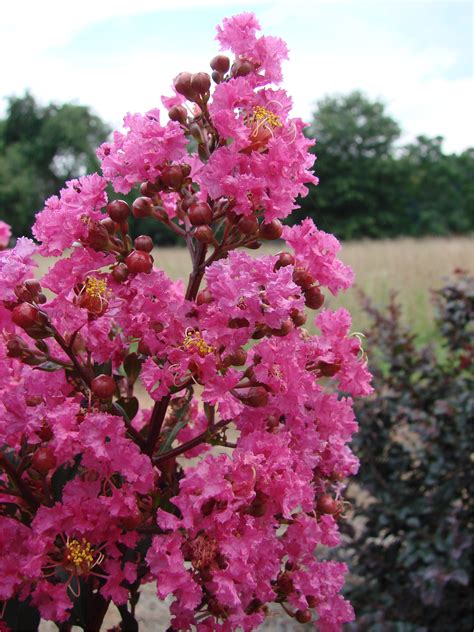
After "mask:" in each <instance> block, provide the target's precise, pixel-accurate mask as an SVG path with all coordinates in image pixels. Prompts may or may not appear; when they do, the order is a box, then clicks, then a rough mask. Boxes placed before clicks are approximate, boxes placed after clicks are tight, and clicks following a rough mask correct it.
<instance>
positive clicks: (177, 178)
mask: <svg viewBox="0 0 474 632" xmlns="http://www.w3.org/2000/svg"><path fill="white" fill-rule="evenodd" d="M183 180H184V175H183V171H182V169H181V167H180V166H179V165H167V166H165V167H163V169H162V171H161V181H162V183H163V184H164V185H165V187H168V188H169V189H179V187H180V186H181V185H182V184H183Z"/></svg>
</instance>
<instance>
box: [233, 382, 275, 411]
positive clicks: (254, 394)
mask: <svg viewBox="0 0 474 632" xmlns="http://www.w3.org/2000/svg"><path fill="white" fill-rule="evenodd" d="M238 399H240V401H241V402H242V403H243V404H246V405H247V406H252V408H261V407H263V406H266V405H267V404H268V391H267V390H266V389H265V388H264V387H263V386H251V387H250V388H249V389H248V390H247V392H246V393H242V392H239V394H238Z"/></svg>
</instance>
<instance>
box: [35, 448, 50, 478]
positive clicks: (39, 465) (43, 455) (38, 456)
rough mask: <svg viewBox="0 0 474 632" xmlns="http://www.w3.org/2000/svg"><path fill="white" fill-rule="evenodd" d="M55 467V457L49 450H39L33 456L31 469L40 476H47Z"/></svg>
mask: <svg viewBox="0 0 474 632" xmlns="http://www.w3.org/2000/svg"><path fill="white" fill-rule="evenodd" d="M55 465H56V457H55V456H54V453H53V451H52V450H51V448H47V447H44V448H39V449H38V450H36V452H35V453H34V455H33V458H32V460H31V467H32V468H33V469H35V470H36V471H37V472H40V474H47V473H48V472H49V471H50V470H52V469H53V468H54V467H55Z"/></svg>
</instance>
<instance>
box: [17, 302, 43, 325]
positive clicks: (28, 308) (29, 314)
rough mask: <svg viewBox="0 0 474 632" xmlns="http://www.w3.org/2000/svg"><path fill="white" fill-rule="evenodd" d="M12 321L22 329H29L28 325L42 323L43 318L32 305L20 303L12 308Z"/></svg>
mask: <svg viewBox="0 0 474 632" xmlns="http://www.w3.org/2000/svg"><path fill="white" fill-rule="evenodd" d="M12 321H13V322H14V323H15V325H18V327H21V328H22V329H29V328H30V327H35V326H38V325H42V324H43V322H44V318H42V316H41V314H40V313H39V311H38V309H37V308H36V307H33V305H30V304H29V303H21V304H20V305H17V306H16V307H14V308H13V310H12Z"/></svg>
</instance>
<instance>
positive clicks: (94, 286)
mask: <svg viewBox="0 0 474 632" xmlns="http://www.w3.org/2000/svg"><path fill="white" fill-rule="evenodd" d="M84 291H85V293H86V294H87V295H88V296H90V297H91V298H101V299H103V300H108V298H109V297H110V294H111V291H110V290H109V288H108V287H107V281H105V279H97V278H96V277H93V276H92V277H88V279H87V281H86V285H85V288H84Z"/></svg>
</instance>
